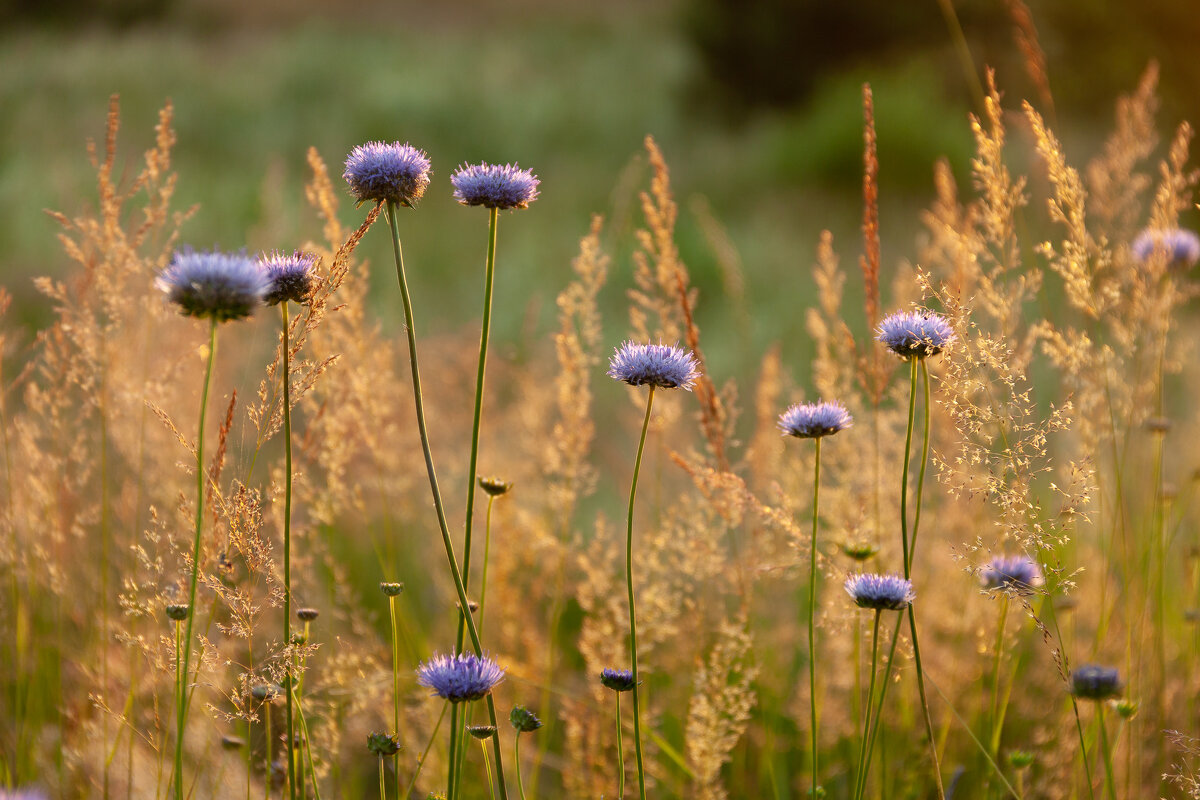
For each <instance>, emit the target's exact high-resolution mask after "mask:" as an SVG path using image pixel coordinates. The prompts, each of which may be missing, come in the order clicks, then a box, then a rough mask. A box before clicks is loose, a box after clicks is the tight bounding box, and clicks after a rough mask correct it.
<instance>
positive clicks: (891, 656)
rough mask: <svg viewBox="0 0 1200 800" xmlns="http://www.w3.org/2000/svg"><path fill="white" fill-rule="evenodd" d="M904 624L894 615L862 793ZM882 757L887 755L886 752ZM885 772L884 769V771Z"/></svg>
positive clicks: (900, 616)
mask: <svg viewBox="0 0 1200 800" xmlns="http://www.w3.org/2000/svg"><path fill="white" fill-rule="evenodd" d="M903 622H904V614H903V613H900V614H897V615H896V627H895V628H893V629H892V646H891V648H890V649H889V650H888V657H887V662H886V663H885V664H884V667H883V683H882V684H880V687H879V702H877V703H876V704H875V716H874V717H873V718H872V720H871V724H870V726H869V727H870V730H869V732H868V735H867V761H866V764H865V765H863V768H862V776H863V785H862V791H863V792H865V791H866V788H867V783H866V782H867V778H866V776H867V775H868V774H869V773H870V771H871V757H872V755H873V754H874V752H875V737H876V736H878V734H879V723H880V721H881V720H882V719H883V704H884V702H886V701H887V690H888V686H890V685H891V676H892V663H893V662H894V661H895V659H896V645H897V644H899V643H900V625H901V623H903ZM870 711H871V709H870V706H867V713H868V714H870ZM884 755H887V753H886V751H885V752H884ZM885 772H886V769H885Z"/></svg>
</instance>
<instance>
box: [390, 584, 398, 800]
mask: <svg viewBox="0 0 1200 800" xmlns="http://www.w3.org/2000/svg"><path fill="white" fill-rule="evenodd" d="M388 615H389V616H391V618H392V711H393V716H392V720H393V725H394V728H393V730H394V731H395V733H396V735H397V736H399V735H400V635H399V630H398V629H397V627H396V598H395V597H394V596H388ZM394 758H395V761H396V800H399V798H400V752H399V751H397V752H396V755H395V756H394Z"/></svg>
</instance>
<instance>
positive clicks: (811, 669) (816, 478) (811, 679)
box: [808, 436, 821, 800]
mask: <svg viewBox="0 0 1200 800" xmlns="http://www.w3.org/2000/svg"><path fill="white" fill-rule="evenodd" d="M814 441H815V442H816V446H817V449H816V455H815V458H814V462H813V463H814V466H813V503H812V506H813V509H812V544H811V547H810V550H809V558H808V564H809V568H808V696H809V709H810V712H811V713H810V717H811V721H810V724H811V725H812V796H813V798H814V800H815V798H816V797H817V786H818V785H819V782H818V780H817V630H816V626H817V517H818V513H819V506H820V499H821V437H820V436H818V437H817V438H816V439H815V440H814Z"/></svg>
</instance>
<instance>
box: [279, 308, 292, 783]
mask: <svg viewBox="0 0 1200 800" xmlns="http://www.w3.org/2000/svg"><path fill="white" fill-rule="evenodd" d="M279 314H280V317H281V318H282V319H283V459H284V470H285V474H284V481H283V485H284V491H283V646H284V647H285V648H287V650H286V651H285V652H287V653H288V657H287V670H286V672H285V674H284V679H285V680H286V681H287V685H288V693H287V754H288V797H290V798H291V800H296V746H295V742H296V729H295V727H294V723H293V721H292V714H293V711H292V694H293V693H292V691H291V687H292V674H293V673H292V656H291V647H292V354H291V346H290V342H289V341H288V335H289V331H288V301H287V300H284V301H283V302H282V303H280V304H279Z"/></svg>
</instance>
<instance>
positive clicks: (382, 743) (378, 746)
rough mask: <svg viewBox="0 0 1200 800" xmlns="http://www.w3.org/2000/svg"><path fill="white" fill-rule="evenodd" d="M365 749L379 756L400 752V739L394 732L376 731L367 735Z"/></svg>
mask: <svg viewBox="0 0 1200 800" xmlns="http://www.w3.org/2000/svg"><path fill="white" fill-rule="evenodd" d="M367 749H368V750H370V751H371V752H372V753H374V754H375V755H377V756H379V757H380V758H384V757H386V756H394V755H396V753H399V752H400V739H399V737H397V736H396V735H395V734H391V733H384V732H383V731H376V732H375V733H371V734H368V735H367Z"/></svg>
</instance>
